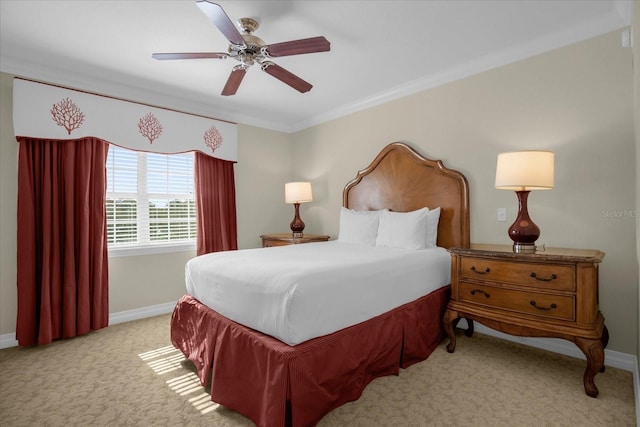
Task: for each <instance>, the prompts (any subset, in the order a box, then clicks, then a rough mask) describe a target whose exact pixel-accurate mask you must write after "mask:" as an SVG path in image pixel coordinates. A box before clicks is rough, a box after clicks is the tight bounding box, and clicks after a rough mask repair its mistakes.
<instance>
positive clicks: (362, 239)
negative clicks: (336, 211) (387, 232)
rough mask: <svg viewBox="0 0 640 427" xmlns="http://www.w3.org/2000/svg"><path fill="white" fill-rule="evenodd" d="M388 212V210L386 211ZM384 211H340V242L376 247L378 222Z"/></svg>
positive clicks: (343, 208) (344, 209)
mask: <svg viewBox="0 0 640 427" xmlns="http://www.w3.org/2000/svg"><path fill="white" fill-rule="evenodd" d="M385 210H386V209H385ZM382 212H383V211H354V210H351V209H347V208H345V207H342V208H341V209H340V231H339V233H338V240H340V241H342V242H349V243H358V244H361V245H367V246H374V245H375V244H376V236H377V235H378V222H379V220H380V215H381V214H382Z"/></svg>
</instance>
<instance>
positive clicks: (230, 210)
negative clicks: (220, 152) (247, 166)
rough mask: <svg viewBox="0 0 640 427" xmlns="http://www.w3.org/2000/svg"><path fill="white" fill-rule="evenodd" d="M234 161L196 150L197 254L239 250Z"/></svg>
mask: <svg viewBox="0 0 640 427" xmlns="http://www.w3.org/2000/svg"><path fill="white" fill-rule="evenodd" d="M233 164H234V163H233V162H230V161H228V160H221V159H216V158H213V157H210V156H207V155H206V154H202V153H199V152H196V153H195V164H194V175H195V178H194V180H195V196H196V206H197V210H196V221H197V235H198V237H197V251H198V252H197V253H198V255H202V254H206V253H209V252H218V251H227V250H233V249H238V230H237V223H236V189H235V179H234V174H233Z"/></svg>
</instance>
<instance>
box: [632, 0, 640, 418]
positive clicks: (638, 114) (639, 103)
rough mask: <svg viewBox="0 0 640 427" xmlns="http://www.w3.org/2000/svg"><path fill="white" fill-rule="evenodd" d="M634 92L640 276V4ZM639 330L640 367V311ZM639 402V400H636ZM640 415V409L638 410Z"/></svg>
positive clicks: (635, 34) (635, 33) (639, 8)
mask: <svg viewBox="0 0 640 427" xmlns="http://www.w3.org/2000/svg"><path fill="white" fill-rule="evenodd" d="M633 7H634V9H633V25H632V28H633V92H634V94H635V95H634V101H635V102H634V105H635V109H634V117H635V135H636V245H637V247H636V254H637V257H638V265H639V268H638V270H639V274H640V2H638V1H636V2H635V3H634V4H633ZM638 307H640V281H639V282H638ZM637 315H638V317H637V322H638V330H637V331H636V332H637V334H638V349H637V353H636V354H637V356H638V366H640V310H639V313H637ZM636 400H637V399H636ZM636 409H637V410H636V412H637V413H640V408H636Z"/></svg>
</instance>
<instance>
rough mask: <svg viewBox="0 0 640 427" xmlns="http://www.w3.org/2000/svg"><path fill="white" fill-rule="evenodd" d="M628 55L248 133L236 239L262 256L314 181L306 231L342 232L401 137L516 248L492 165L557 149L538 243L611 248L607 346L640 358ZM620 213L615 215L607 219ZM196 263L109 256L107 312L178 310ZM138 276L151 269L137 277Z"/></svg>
mask: <svg viewBox="0 0 640 427" xmlns="http://www.w3.org/2000/svg"><path fill="white" fill-rule="evenodd" d="M0 85H1V86H0V88H1V89H2V93H1V94H0V95H1V99H0V101H1V103H0V108H1V111H0V120H1V121H0V125H1V128H2V130H1V133H0V139H1V140H0V153H1V163H0V164H1V169H0V178H1V179H0V184H1V186H0V191H1V193H0V200H1V201H2V203H1V204H0V214H1V216H0V236H2V237H1V238H2V244H1V245H0V251H1V252H0V267H1V272H0V280H1V283H0V335H1V334H7V333H11V332H12V331H14V330H15V313H16V311H15V263H16V261H15V242H16V240H15V237H14V236H15V235H16V231H15V222H16V221H15V209H16V203H15V200H16V193H15V191H16V190H15V187H16V175H17V173H16V157H17V154H16V153H17V147H16V146H15V144H13V143H12V141H13V139H14V137H13V130H12V128H11V109H12V104H11V76H8V75H6V74H2V75H0ZM631 94H632V72H631V50H630V49H623V48H621V47H620V33H619V32H615V33H612V34H609V35H606V36H602V37H597V38H594V39H591V40H589V41H586V42H583V43H580V44H577V45H574V46H571V47H568V48H564V49H560V50H557V51H554V52H551V53H547V54H544V55H540V56H538V57H535V58H532V59H528V60H525V61H521V62H519V63H516V64H512V65H508V66H505V67H501V68H498V69H495V70H491V71H488V72H485V73H482V74H480V75H477V76H474V77H471V78H467V79H464V80H461V81H458V82H453V83H450V84H448V85H445V86H441V87H438V88H435V89H432V90H429V91H425V92H423V93H420V94H417V95H413V96H409V97H406V98H403V99H401V100H398V101H394V102H389V103H387V104H384V105H381V106H379V107H376V108H372V109H370V110H367V111H363V112H359V113H355V114H352V115H350V116H348V117H344V118H341V119H338V120H334V121H332V122H330V123H326V124H322V125H319V126H315V127H312V128H310V129H307V130H304V131H301V132H298V133H295V134H293V135H286V134H283V133H280V132H273V131H268V130H264V129H259V128H255V127H250V126H243V125H241V126H240V127H239V154H238V155H239V161H238V164H237V165H236V189H237V190H236V197H237V208H238V243H239V246H240V248H249V247H257V246H259V245H260V240H259V236H260V234H262V233H269V232H281V231H286V230H287V229H288V226H289V222H290V221H291V219H292V217H293V208H292V207H291V206H289V205H286V204H284V203H283V189H284V183H285V182H287V181H288V180H291V179H309V180H311V181H312V182H313V190H314V201H313V203H309V204H305V205H302V207H301V215H302V217H303V219H304V221H305V223H306V225H307V227H306V229H305V230H306V231H308V232H317V233H327V234H330V235H332V236H333V237H336V236H337V233H338V212H339V207H340V205H341V200H342V189H343V187H344V185H345V184H346V183H347V182H348V181H350V180H351V179H353V178H354V177H355V174H356V172H357V171H358V170H360V169H363V168H364V167H366V166H368V164H369V163H370V162H371V160H372V159H373V158H374V157H375V155H376V154H377V153H378V152H379V150H380V149H381V148H382V147H384V146H385V145H386V144H387V143H389V142H392V141H404V142H407V143H409V144H410V145H412V146H414V147H416V148H417V149H418V150H419V151H420V152H421V153H422V154H423V155H425V156H427V157H431V158H437V159H442V160H443V161H444V163H445V165H446V166H448V167H451V168H454V169H458V170H460V171H461V172H463V173H464V174H465V175H466V176H467V178H468V179H469V183H470V186H471V215H472V217H471V218H472V220H471V228H472V241H474V242H495V243H509V240H508V237H507V235H506V230H507V228H508V226H509V224H510V222H507V223H504V222H497V221H496V209H497V208H498V207H506V208H507V209H508V216H509V221H512V220H513V219H514V217H515V213H516V198H515V195H514V194H513V192H509V191H499V190H495V189H494V188H493V179H494V169H495V161H496V156H497V154H498V153H499V152H501V151H506V150H519V149H529V148H539V149H551V150H554V151H555V152H556V188H555V189H553V190H551V191H546V192H536V193H533V194H532V195H531V196H530V198H529V208H530V213H531V215H532V218H533V219H534V221H535V222H536V223H537V224H538V225H539V226H540V228H541V229H542V236H541V238H540V240H539V243H545V244H547V245H549V246H565V247H588V248H597V249H601V250H603V251H604V252H606V254H607V255H606V257H605V260H604V263H603V264H602V268H601V295H600V302H601V308H602V310H603V312H604V314H605V317H606V319H607V324H608V327H609V330H610V333H611V341H610V344H609V348H610V349H612V350H617V351H621V352H624V353H629V354H635V353H636V352H637V350H638V343H637V341H638V323H637V312H638V296H637V293H638V262H637V258H636V239H635V235H636V233H635V231H636V230H635V228H636V220H635V219H633V218H630V217H628V216H623V217H619V218H616V217H614V216H612V215H615V212H620V211H627V210H631V209H634V208H635V202H634V198H635V192H634V188H633V187H634V186H633V185H629V183H630V182H631V183H633V182H636V176H635V171H636V167H637V165H636V161H635V156H634V144H635V143H634V137H633V110H632V105H633V101H632V96H631ZM612 213H613V214H612ZM189 256H191V253H188V252H187V253H179V254H173V255H154V256H142V257H131V258H113V259H111V260H110V263H109V266H110V289H111V291H110V298H111V312H112V313H117V312H120V311H125V310H130V309H135V308H142V307H146V306H151V305H155V304H161V303H167V302H171V301H173V300H175V299H176V298H177V297H178V296H179V295H181V294H182V290H183V289H184V288H183V286H184V283H183V280H184V279H183V277H182V274H183V267H184V261H185V260H186V258H188V257H189ZM140 266H142V268H140Z"/></svg>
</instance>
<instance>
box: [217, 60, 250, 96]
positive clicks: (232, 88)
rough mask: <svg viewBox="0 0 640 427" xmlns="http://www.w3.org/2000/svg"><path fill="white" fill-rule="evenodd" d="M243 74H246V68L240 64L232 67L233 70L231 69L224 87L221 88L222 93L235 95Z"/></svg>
mask: <svg viewBox="0 0 640 427" xmlns="http://www.w3.org/2000/svg"><path fill="white" fill-rule="evenodd" d="M245 74H247V70H246V69H245V68H244V67H242V66H241V65H236V66H235V67H233V71H231V74H230V75H229V78H228V79H227V83H226V84H225V85H224V89H222V95H223V96H229V95H235V94H236V92H237V91H238V87H239V86H240V83H242V79H243V78H244V75H245Z"/></svg>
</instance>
